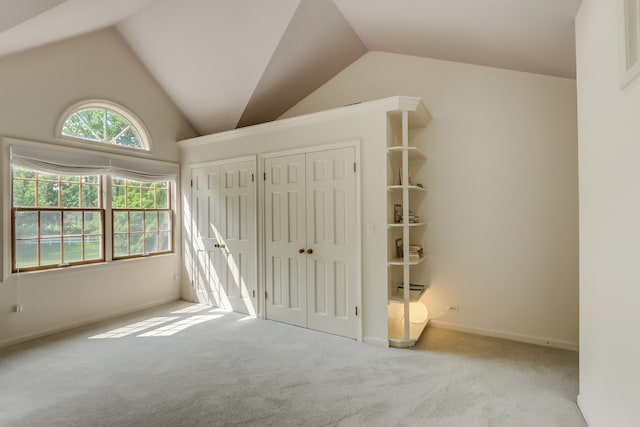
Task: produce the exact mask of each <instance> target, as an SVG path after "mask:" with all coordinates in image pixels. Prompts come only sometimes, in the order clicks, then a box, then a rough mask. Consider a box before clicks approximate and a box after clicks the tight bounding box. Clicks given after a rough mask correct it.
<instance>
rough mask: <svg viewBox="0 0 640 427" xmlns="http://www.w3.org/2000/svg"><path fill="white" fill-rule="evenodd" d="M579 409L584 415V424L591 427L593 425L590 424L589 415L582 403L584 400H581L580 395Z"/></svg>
mask: <svg viewBox="0 0 640 427" xmlns="http://www.w3.org/2000/svg"><path fill="white" fill-rule="evenodd" d="M577 401H578V409H579V410H580V413H581V414H582V418H584V422H585V423H587V426H591V425H592V424H591V423H590V422H589V418H588V417H587V413H586V412H585V410H584V405H583V403H582V399H581V398H580V395H579V394H578V399H577Z"/></svg>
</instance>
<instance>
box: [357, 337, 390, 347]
mask: <svg viewBox="0 0 640 427" xmlns="http://www.w3.org/2000/svg"><path fill="white" fill-rule="evenodd" d="M362 342H364V343H366V344H373V345H376V346H378V347H389V341H388V340H385V339H382V338H376V337H364V338H362Z"/></svg>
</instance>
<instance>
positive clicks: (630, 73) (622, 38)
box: [618, 0, 640, 89]
mask: <svg viewBox="0 0 640 427" xmlns="http://www.w3.org/2000/svg"><path fill="white" fill-rule="evenodd" d="M629 1H635V2H637V0H618V58H619V59H618V62H619V69H620V88H621V89H625V88H626V87H627V86H629V85H630V84H631V82H633V81H634V80H635V79H636V78H637V77H638V76H639V75H640V36H639V35H640V5H638V6H637V9H636V14H635V15H636V16H634V17H631V16H630V15H629V10H628V7H627V4H628V2H629ZM631 18H633V19H634V20H635V25H634V28H635V31H636V32H637V33H638V34H636V38H637V40H636V45H637V47H636V49H637V50H638V52H636V53H635V54H636V56H637V57H638V59H637V60H636V62H635V63H633V64H629V49H630V46H629V37H630V36H633V35H632V34H630V32H629V31H630V28H629V25H628V23H629V19H631Z"/></svg>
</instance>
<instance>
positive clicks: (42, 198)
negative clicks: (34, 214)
mask: <svg viewBox="0 0 640 427" xmlns="http://www.w3.org/2000/svg"><path fill="white" fill-rule="evenodd" d="M38 206H41V207H56V208H57V207H58V183H57V182H47V181H44V182H43V181H40V182H38Z"/></svg>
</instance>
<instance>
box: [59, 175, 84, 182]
mask: <svg viewBox="0 0 640 427" xmlns="http://www.w3.org/2000/svg"><path fill="white" fill-rule="evenodd" d="M60 180H61V181H62V182H80V177H79V176H66V175H62V176H60Z"/></svg>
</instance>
